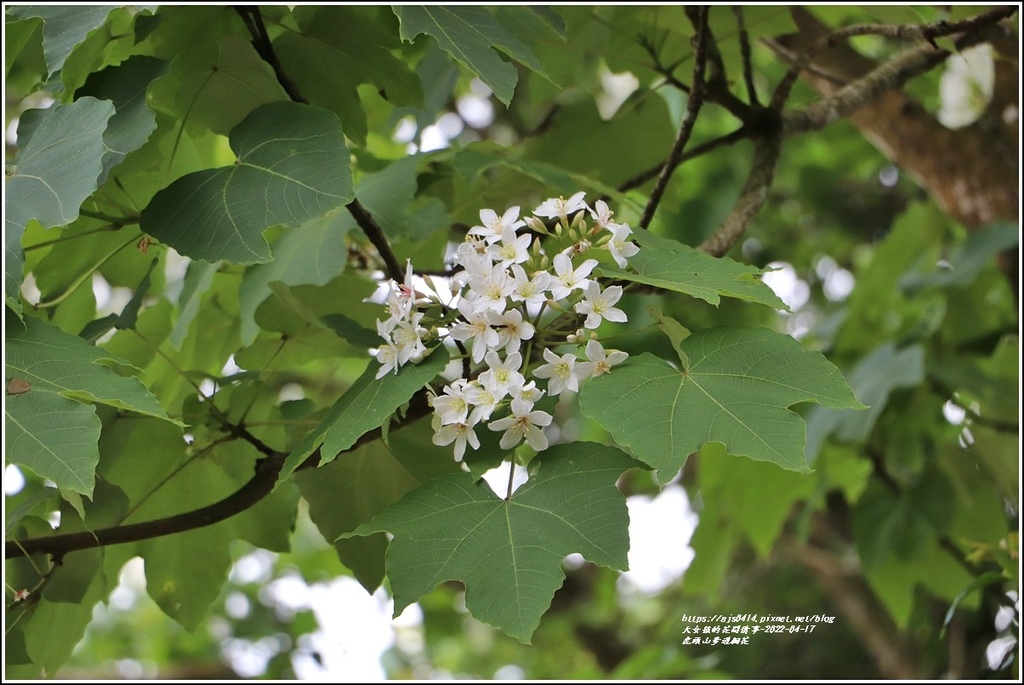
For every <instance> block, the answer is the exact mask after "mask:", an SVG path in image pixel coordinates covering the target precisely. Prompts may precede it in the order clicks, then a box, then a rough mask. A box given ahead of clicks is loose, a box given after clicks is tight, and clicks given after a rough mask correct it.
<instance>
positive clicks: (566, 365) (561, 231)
mask: <svg viewBox="0 0 1024 685" xmlns="http://www.w3.org/2000/svg"><path fill="white" fill-rule="evenodd" d="M583 197H584V193H582V192H580V193H576V194H575V195H573V196H572V197H570V198H569V199H568V200H566V199H564V198H552V199H549V200H546V201H545V202H543V203H542V204H541V205H540V206H539V207H537V208H536V209H535V210H534V211H533V216H530V217H528V218H526V219H525V220H521V219H520V218H519V207H512V208H510V209H509V210H508V211H506V212H505V213H504V214H503V215H501V216H499V215H498V214H497V213H496V212H495V211H493V210H491V209H483V210H481V211H480V222H481V225H478V226H474V227H473V228H471V229H470V230H469V234H468V235H467V237H466V240H465V242H463V243H462V244H460V245H459V247H458V250H457V252H456V255H455V257H454V262H455V265H456V267H457V268H456V269H455V271H454V273H453V275H452V282H453V284H454V286H455V287H456V288H457V292H456V295H457V297H453V298H452V299H451V300H450V301H449V302H440V298H437V301H438V303H440V304H441V305H443V310H444V312H445V314H444V315H443V316H442V317H441V320H439V321H438V322H436V324H437V325H436V326H435V327H434V328H433V329H432V330H434V331H435V332H436V333H437V334H438V335H439V336H440V337H442V338H448V339H450V340H451V341H454V343H457V344H458V346H459V347H460V348H461V349H462V350H463V351H464V352H465V354H466V355H467V356H468V360H466V361H465V363H464V364H463V366H462V368H463V369H464V370H465V371H467V372H468V371H469V370H470V369H471V365H476V370H475V372H472V373H466V374H465V376H466V377H459V378H456V379H454V380H452V381H451V382H450V383H449V384H447V385H445V386H444V388H443V389H442V393H441V394H439V395H434V396H432V397H431V398H430V403H431V406H432V407H433V409H434V417H433V428H434V437H433V442H434V444H436V445H441V446H445V445H451V444H453V443H454V451H455V458H456V460H457V461H461V460H462V458H463V456H464V454H465V451H466V446H467V445H469V446H470V447H472V448H473V449H478V448H479V447H480V440H479V438H478V437H477V435H476V427H477V426H478V425H480V424H486V425H487V427H488V428H489V429H490V430H492V431H503V433H502V436H501V440H500V443H499V444H500V445H501V447H502V449H512V448H514V447H516V446H517V445H519V444H521V443H522V442H523V441H525V442H526V443H527V444H528V445H529V446H530V447H532V448H533V449H535V450H537V451H540V450H543V449H546V448H547V446H548V440H547V437H546V436H545V435H544V433H543V431H542V430H541V429H542V428H543V427H544V426H547V425H549V424H550V423H551V421H552V417H551V415H550V414H548V413H547V412H544V411H540V410H536V409H534V405H535V404H536V402H537V401H538V400H539V399H540V398H541V397H543V396H544V395H545V394H548V395H550V396H552V397H554V396H558V395H560V394H561V393H563V392H564V391H566V390H570V391H573V392H575V391H578V390H579V384H580V382H581V381H583V380H585V379H587V378H591V377H593V376H599V375H601V374H603V373H607V372H608V371H610V370H611V367H612V366H614V365H615V364H619V363H621V362H622V361H624V360H625V359H626V356H627V355H626V353H625V352H620V351H617V350H609V351H606V350H605V349H604V347H603V346H602V345H601V343H600V342H598V341H597V340H596V339H595V337H594V334H593V333H592V331H593V330H594V329H596V328H598V327H599V326H600V325H601V322H602V321H612V322H625V321H626V314H625V313H624V312H623V311H622V310H621V309H619V308H618V307H616V306H615V305H616V304H617V302H618V300H619V298H620V297H622V288H621V286H611V287H608V288H604V289H602V288H601V286H600V285H599V284H598V283H597V281H596V280H593V279H591V278H589V276H590V274H591V272H592V271H593V270H594V268H595V267H596V266H597V265H598V261H597V260H596V259H583V258H582V257H581V255H583V254H585V253H587V252H589V251H590V250H596V249H604V250H607V251H608V252H609V254H610V255H611V257H612V259H613V260H614V261H615V263H616V264H618V265H619V267H620V268H625V267H626V266H627V259H628V258H629V257H632V256H633V255H635V254H636V253H637V252H638V251H639V248H638V247H637V246H636V245H635V244H633V243H632V242H629V237H630V235H631V234H632V229H630V228H629V226H628V225H626V224H620V223H614V222H612V220H611V217H612V212H611V211H610V210H609V208H608V206H607V204H605V203H604V202H603V201H601V200H598V201H597V202H596V203H595V206H594V207H593V208H591V207H589V206H588V205H587V204H586V203H585V202H584V200H583ZM588 215H589V218H590V219H591V220H592V225H588V221H587V219H588ZM542 218H543V219H548V220H549V221H551V220H554V222H555V223H554V229H553V231H549V230H548V228H547V225H546V224H545V223H544V221H543V220H542ZM523 227H528V228H529V229H530V231H532V232H534V233H539V234H542V235H545V236H548V239H547V240H546V241H545V245H544V247H543V248H542V246H541V241H540V240H534V237H533V235H531V234H530V231H523V232H522V233H520V232H519V229H522V228H523ZM563 246H564V247H563ZM552 247H562V249H561V250H560V251H558V252H556V253H554V254H552V255H551V256H550V257H549V255H548V253H547V252H546V250H547V249H552ZM412 281H413V277H412V267H411V265H410V266H409V267H408V271H407V272H406V277H405V282H404V283H403V284H398V283H392V287H391V292H390V294H389V295H388V299H387V311H388V315H389V316H388V318H387V319H386V320H384V321H378V322H377V331H378V333H379V334H380V335H381V337H382V338H383V339H384V344H383V345H381V346H380V348H379V351H378V353H377V361H378V362H380V364H381V368H380V371H379V372H378V374H377V378H382V377H383V376H385V375H386V374H388V373H389V372H392V371H394V372H395V373H397V372H398V369H399V368H400V367H401V366H402V365H403V364H406V363H408V362H413V363H415V362H417V361H419V360H420V359H421V358H422V357H423V354H424V353H425V352H426V346H425V341H426V340H427V339H428V336H429V335H430V333H429V332H428V330H427V328H425V327H424V326H423V325H421V322H422V321H423V317H424V314H423V313H421V312H419V311H418V305H419V304H424V303H429V302H430V299H432V298H428V299H426V300H424V299H423V298H425V297H426V296H422V295H420V294H419V293H417V292H416V290H415V288H414V285H413V282H412ZM573 312H574V313H575V314H576V315H578V316H580V317H583V318H584V320H583V328H579V329H575V330H570V331H565V330H560V329H559V328H558V325H559V324H560V323H561V324H564V323H565V322H566V320H567V319H575V318H576V317H575V316H571V313H573ZM567 315H569V316H567ZM576 325H578V324H576ZM566 343H569V344H575V345H577V349H579V348H583V352H584V355H585V360H582V359H579V358H578V356H577V352H569V353H566V354H562V355H558V354H556V353H555V352H553V351H552V349H551V348H553V347H556V346H559V345H564V344H566ZM533 345H538V346H542V347H543V352H542V356H543V359H544V362H545V363H544V364H541V365H540V366H537V367H536V368H534V369H533V370H532V371H530V370H529V368H528V367H529V365H530V359H531V356H532V355H531V350H532V346H533ZM539 382H544V387H541V386H539V385H538V383H539ZM505 410H507V415H505V416H502V417H501V418H496V419H492V417H493V416H494V415H495V414H496V412H501V413H504V412H505Z"/></svg>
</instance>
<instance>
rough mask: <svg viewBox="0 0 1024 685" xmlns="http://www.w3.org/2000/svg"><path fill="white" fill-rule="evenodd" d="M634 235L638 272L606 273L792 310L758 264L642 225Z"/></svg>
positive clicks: (711, 298)
mask: <svg viewBox="0 0 1024 685" xmlns="http://www.w3.org/2000/svg"><path fill="white" fill-rule="evenodd" d="M633 236H634V237H635V239H636V242H637V243H639V244H640V252H638V253H637V254H636V255H634V256H633V257H630V259H629V265H630V267H632V268H633V269H636V273H633V272H632V271H622V270H621V269H614V268H603V270H602V271H603V273H604V275H605V276H607V277H609V278H616V279H621V280H625V281H634V282H636V283H646V284H647V285H653V286H657V287H659V288H665V289H667V290H673V291H675V292H680V293H686V294H687V295H692V296H693V297H698V298H700V299H702V300H704V301H706V302H710V303H711V304H714V305H717V304H718V303H719V301H720V300H721V298H722V297H735V298H738V299H741V300H747V301H748V302H759V303H761V304H766V305H768V306H769V307H774V308H776V309H782V310H787V311H788V310H789V307H787V306H786V304H785V303H784V302H783V301H782V300H780V299H779V296H778V295H776V294H775V293H774V292H773V291H772V289H771V288H769V287H768V286H767V285H766V284H764V283H763V282H761V280H760V278H759V276H760V275H761V274H762V273H763V272H762V271H761V269H758V268H757V267H754V266H747V265H745V264H740V263H739V262H735V261H733V260H731V259H729V258H728V257H711V256H710V255H706V254H704V253H703V252H700V251H699V250H695V249H693V248H692V247H689V246H687V245H683V244H682V243H680V242H676V241H675V240H669V239H668V238H662V237H660V236H657V235H654V234H653V233H651V232H650V231H645V230H644V229H642V228H638V229H636V230H634V232H633Z"/></svg>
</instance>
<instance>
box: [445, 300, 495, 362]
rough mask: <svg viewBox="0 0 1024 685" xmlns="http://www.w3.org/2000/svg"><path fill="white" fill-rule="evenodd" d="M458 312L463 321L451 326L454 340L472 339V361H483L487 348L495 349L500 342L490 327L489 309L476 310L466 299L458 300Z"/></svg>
mask: <svg viewBox="0 0 1024 685" xmlns="http://www.w3.org/2000/svg"><path fill="white" fill-rule="evenodd" d="M458 308H459V313H460V314H462V317H463V318H464V319H465V321H460V322H459V323H457V324H455V325H454V326H452V331H451V336H452V337H453V338H455V339H456V340H459V341H462V342H465V341H466V340H472V341H473V348H472V357H473V361H474V362H477V363H479V362H481V361H483V358H484V355H485V354H487V352H488V350H493V349H497V348H498V345H499V343H500V339H499V337H498V331H496V330H494V329H493V328H492V327H491V325H492V324H491V317H490V316H488V315H489V314H490V312H489V311H477V310H475V309H474V308H473V305H472V303H470V302H469V301H468V300H459V307H458Z"/></svg>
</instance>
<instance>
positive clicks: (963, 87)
mask: <svg viewBox="0 0 1024 685" xmlns="http://www.w3.org/2000/svg"><path fill="white" fill-rule="evenodd" d="M995 81H996V68H995V61H994V59H993V57H992V46H991V45H989V44H988V43H983V44H981V45H976V46H974V47H970V48H967V49H965V50H963V51H961V52H960V53H959V54H955V55H950V56H949V57H948V58H947V59H946V71H945V72H943V74H942V77H941V78H940V79H939V95H940V97H941V100H942V106H941V108H940V109H939V112H938V119H939V122H940V123H941V124H942V125H943V126H945V127H947V128H953V129H956V128H962V127H964V126H969V125H970V124H973V123H974V122H975V121H977V120H978V119H979V118H980V117H981V115H982V114H984V113H985V108H986V107H988V103H989V102H990V101H991V100H992V93H993V91H994V89H995Z"/></svg>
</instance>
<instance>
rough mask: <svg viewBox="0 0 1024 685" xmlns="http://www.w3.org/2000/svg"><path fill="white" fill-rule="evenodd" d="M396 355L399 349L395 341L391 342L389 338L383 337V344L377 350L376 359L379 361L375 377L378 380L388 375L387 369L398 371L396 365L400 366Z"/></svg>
mask: <svg viewBox="0 0 1024 685" xmlns="http://www.w3.org/2000/svg"><path fill="white" fill-rule="evenodd" d="M398 356H399V350H398V348H397V347H396V346H395V343H393V342H391V339H390V338H388V339H385V341H384V344H383V345H381V346H380V348H378V350H377V361H379V362H380V370H379V371H377V375H376V376H375V378H377V379H378V380H380V379H381V378H384V376H386V375H388V372H389V371H394V372H395V373H398V367H399V366H401V364H400V363H399V361H398Z"/></svg>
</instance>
